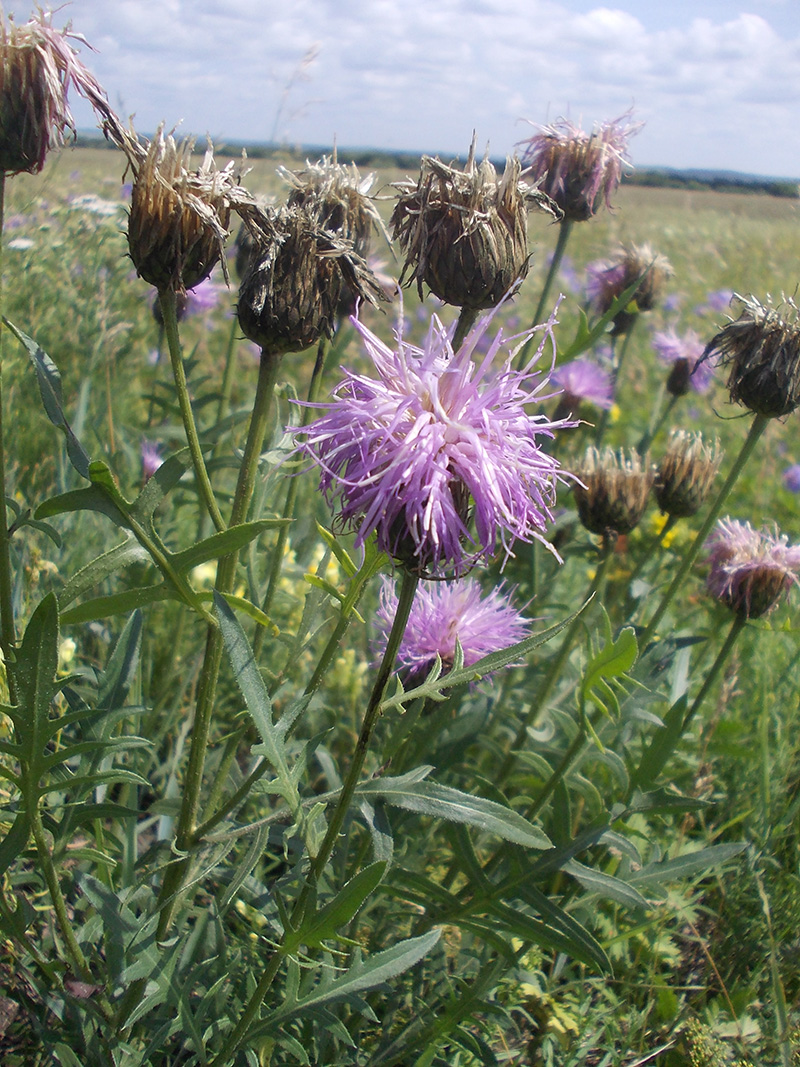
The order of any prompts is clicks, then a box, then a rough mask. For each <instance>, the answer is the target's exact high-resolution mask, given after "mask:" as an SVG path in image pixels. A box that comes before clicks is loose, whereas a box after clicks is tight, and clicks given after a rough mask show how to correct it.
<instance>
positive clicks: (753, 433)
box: [639, 415, 769, 649]
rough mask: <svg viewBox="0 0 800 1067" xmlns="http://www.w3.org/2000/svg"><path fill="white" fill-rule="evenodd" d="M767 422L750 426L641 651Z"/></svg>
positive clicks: (646, 633)
mask: <svg viewBox="0 0 800 1067" xmlns="http://www.w3.org/2000/svg"><path fill="white" fill-rule="evenodd" d="M768 422H769V418H768V416H766V415H756V416H755V418H754V419H753V422H752V425H751V426H750V432H749V433H748V435H747V438H746V439H745V442H744V444H743V445H742V448H741V451H740V452H739V455H738V456H737V457H736V459H735V461H734V464H733V466H732V467H731V471H730V474H729V475H728V477H727V478H726V479H725V484H724V485H723V486H722V488H721V489H720V491H719V493H718V494H717V498H716V500H715V501H714V503H713V504H712V505H711V508H710V509H709V511H708V514H707V515H706V519H705V522H704V523H703V525H702V526H701V527H700V529H699V530H698V531H697V536H696V537H695V539H694V541H693V542H692V545H691V547H690V548H689V550H688V551H687V553H686V555H685V556H684V558H683V562H682V563H681V565H680V567H679V568H678V570H677V572H676V574H675V577H674V578H673V579H672V583H671V584H670V586H669V588H668V589H667V591H666V593H664V596H663V597H662V599H661V603H660V604H659V605H658V607H657V608H656V610H655V612H654V613H653V617H652V618H651V620H650V622H649V623H648V624H647V626H646V627H645V630H644V633H643V634H642V636H641V639H640V641H639V648H642V649H644V648H646V646H647V643H648V641H649V640H650V639H651V638H652V636H653V634H654V633H655V631H656V627H657V626H658V624H659V623H660V622H661V619H662V618H663V616H664V613H665V612H666V610H667V608H668V607H669V606H670V604H671V603H672V601H673V599H674V598H675V594H676V593H677V592H678V590H679V589H680V587H681V585H682V584H683V581H684V579H685V578H686V575H687V574H688V573H689V571H690V569H691V567H692V564H693V563H694V561H695V560H696V559H697V557H698V555H699V554H700V549H701V548H702V547H703V545H704V544H705V542H706V538H707V537H708V535H709V533H710V531H711V527H712V526H713V525H714V523H715V522H716V521H717V518H718V517H719V513H720V512H721V511H722V507H723V505H724V503H725V501H726V500H727V499H728V496H729V494H730V491H731V489H732V488H733V486H734V483H735V482H736V479H737V478H738V477H739V475H740V474H741V473H742V470H743V468H744V466H745V464H746V463H747V461H748V459H749V458H750V455H751V453H752V452H753V450H754V449H755V447H756V445H757V444H758V439H759V438H760V437H761V435H762V433H763V432H764V430H765V429H766V427H767V423H768Z"/></svg>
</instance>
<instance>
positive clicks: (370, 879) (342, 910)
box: [292, 863, 386, 948]
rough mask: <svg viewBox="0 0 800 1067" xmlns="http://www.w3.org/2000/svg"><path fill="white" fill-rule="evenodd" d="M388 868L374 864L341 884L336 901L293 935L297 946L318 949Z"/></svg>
mask: <svg viewBox="0 0 800 1067" xmlns="http://www.w3.org/2000/svg"><path fill="white" fill-rule="evenodd" d="M385 870H386V864H385V863H371V864H370V865H369V867H365V868H364V870H363V871H359V872H358V874H356V875H354V876H353V877H352V878H351V879H350V881H349V882H347V883H346V884H345V885H343V886H342V888H341V889H340V890H339V892H338V893H337V894H336V896H335V897H334V898H333V900H330V901H329V902H328V903H327V904H326V905H325V906H324V907H322V908H320V910H319V911H318V912H317V913H316V914H315V915H312V916H311V919H310V921H309V922H308V924H306V923H304V924H303V926H302V927H301V928H300V929H299V930H298V931H297V932H296V933H295V934H293V935H292V940H293V941H294V942H296V943H297V944H298V945H309V946H312V947H314V948H316V947H317V946H318V945H321V944H322V942H323V941H326V940H328V938H331V937H335V936H336V934H337V933H338V932H339V931H340V930H341V928H342V927H343V926H346V925H347V923H349V922H350V920H351V919H352V918H353V916H354V915H355V914H356V912H357V911H358V910H359V909H360V908H361V906H362V905H363V903H364V901H365V900H366V899H367V897H368V896H369V895H370V894H371V893H372V892H373V891H374V890H375V889H376V888H377V886H378V885H379V884H380V881H381V879H382V878H383V875H384V872H385Z"/></svg>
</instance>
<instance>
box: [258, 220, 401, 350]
mask: <svg viewBox="0 0 800 1067" xmlns="http://www.w3.org/2000/svg"><path fill="white" fill-rule="evenodd" d="M272 221H273V226H274V232H275V236H274V238H273V239H272V240H271V241H269V242H267V243H259V244H258V245H257V248H256V249H255V250H254V252H253V254H252V255H251V258H250V263H249V266H248V268H247V271H246V273H245V276H244V278H243V279H242V284H241V287H240V289H239V308H238V314H239V325H240V326H241V328H242V330H243V332H244V334H245V335H246V336H247V337H249V338H250V340H251V341H254V342H255V343H256V344H257V345H260V346H261V348H263V349H265V350H267V351H270V352H275V353H280V352H299V351H301V350H302V349H304V348H308V347H309V346H310V345H313V344H315V343H316V341H318V340H319V338H320V337H322V336H323V335H325V336H328V337H330V336H331V335H332V333H333V329H334V323H335V318H336V311H337V306H338V302H339V296H340V293H341V290H342V288H343V287H345V286H346V287H348V288H349V289H351V290H352V291H353V292H355V293H356V294H357V295H358V296H359V297H360V298H361V299H364V300H368V301H370V303H373V304H374V303H376V302H377V300H378V299H380V298H381V297H383V296H384V293H383V290H382V289H381V287H380V285H379V284H378V283H377V281H375V279H374V277H373V276H372V274H371V272H370V271H369V270H368V268H367V266H366V264H365V263H364V262H363V260H362V259H361V258H360V256H357V255H356V254H355V253H354V252H353V250H352V246H351V245H350V244H349V243H348V242H345V241H343V240H342V239H341V238H339V237H337V236H336V235H335V234H331V233H328V231H327V230H324V229H322V228H321V227H320V226H319V223H318V222H317V220H316V218H314V216H313V215H310V214H309V212H308V211H307V210H306V209H305V208H302V207H297V206H295V207H288V206H285V207H283V208H281V210H280V211H278V212H276V213H275V214H274V215H273V216H272Z"/></svg>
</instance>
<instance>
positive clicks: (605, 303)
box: [586, 244, 674, 335]
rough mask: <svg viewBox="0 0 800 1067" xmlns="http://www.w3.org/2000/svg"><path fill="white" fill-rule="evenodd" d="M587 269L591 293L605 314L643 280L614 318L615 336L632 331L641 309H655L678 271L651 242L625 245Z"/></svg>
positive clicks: (598, 309) (592, 299)
mask: <svg viewBox="0 0 800 1067" xmlns="http://www.w3.org/2000/svg"><path fill="white" fill-rule="evenodd" d="M587 270H588V272H589V282H588V284H587V287H586V288H587V292H588V295H589V298H590V300H591V301H592V303H593V304H594V305H595V307H596V308H597V311H598V312H599V313H600V314H601V315H604V314H605V313H606V311H608V309H609V308H610V307H611V305H612V304H613V303H614V301H615V300H618V299H619V297H620V296H622V294H623V293H624V292H625V290H626V289H629V288H630V287H631V286H632V285H633V284H634V282H635V281H636V280H637V279H638V280H639V285H638V287H637V289H636V290H635V292H634V294H633V296H632V297H631V300H630V303H629V304H628V306H627V307H626V308H624V309H623V310H622V311H620V312H619V313H618V314H617V315H616V317H615V318H614V327H613V330H612V333H613V334H614V335H619V334H621V333H625V332H626V331H627V330H629V329H630V327H631V326H632V325H633V322H634V321H635V319H636V316H637V315H638V314H639V312H640V311H652V309H653V308H654V307H655V306H656V304H657V303H658V301H659V300H660V299H661V296H662V294H663V291H664V286H665V285H666V283H667V281H668V280H669V278H671V277H672V275H673V274H674V271H673V269H672V265H671V263H670V262H669V260H668V259H667V258H666V256H662V255H660V254H659V253H658V252H655V251H654V250H653V248H652V247H651V246H650V245H649V244H644V245H624V246H622V247H621V248H619V249H618V250H617V251H616V252H615V253H614V255H613V256H612V257H611V258H610V259H608V260H605V261H602V262H600V263H595V264H590V265H589V267H588V268H587Z"/></svg>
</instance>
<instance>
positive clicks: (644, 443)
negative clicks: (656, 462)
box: [636, 393, 678, 456]
mask: <svg viewBox="0 0 800 1067" xmlns="http://www.w3.org/2000/svg"><path fill="white" fill-rule="evenodd" d="M677 401H678V397H677V396H676V395H675V393H671V394H670V398H669V400H668V401H667V403H666V406H665V407H664V410H663V411H662V412H661V414H660V415H659V416H658V418H657V419H653V420H651V422H650V425H649V426H648V427H647V430H646V431H645V432H644V433H643V434H642V438H641V440H640V441H639V444H638V445H637V446H636V451H637V452H638V453H639V455H640V456H643V455H644V454H645V452H646V451H647V450H648V448H649V447H650V444H651V442H652V441H654V440H655V438H656V437H658V435H659V433H661V429H662V427H663V425H664V423H665V422H666V421H667V419H668V418H669V417H670V415H671V414H672V409H673V408H674V407H675V404H676V403H677Z"/></svg>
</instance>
